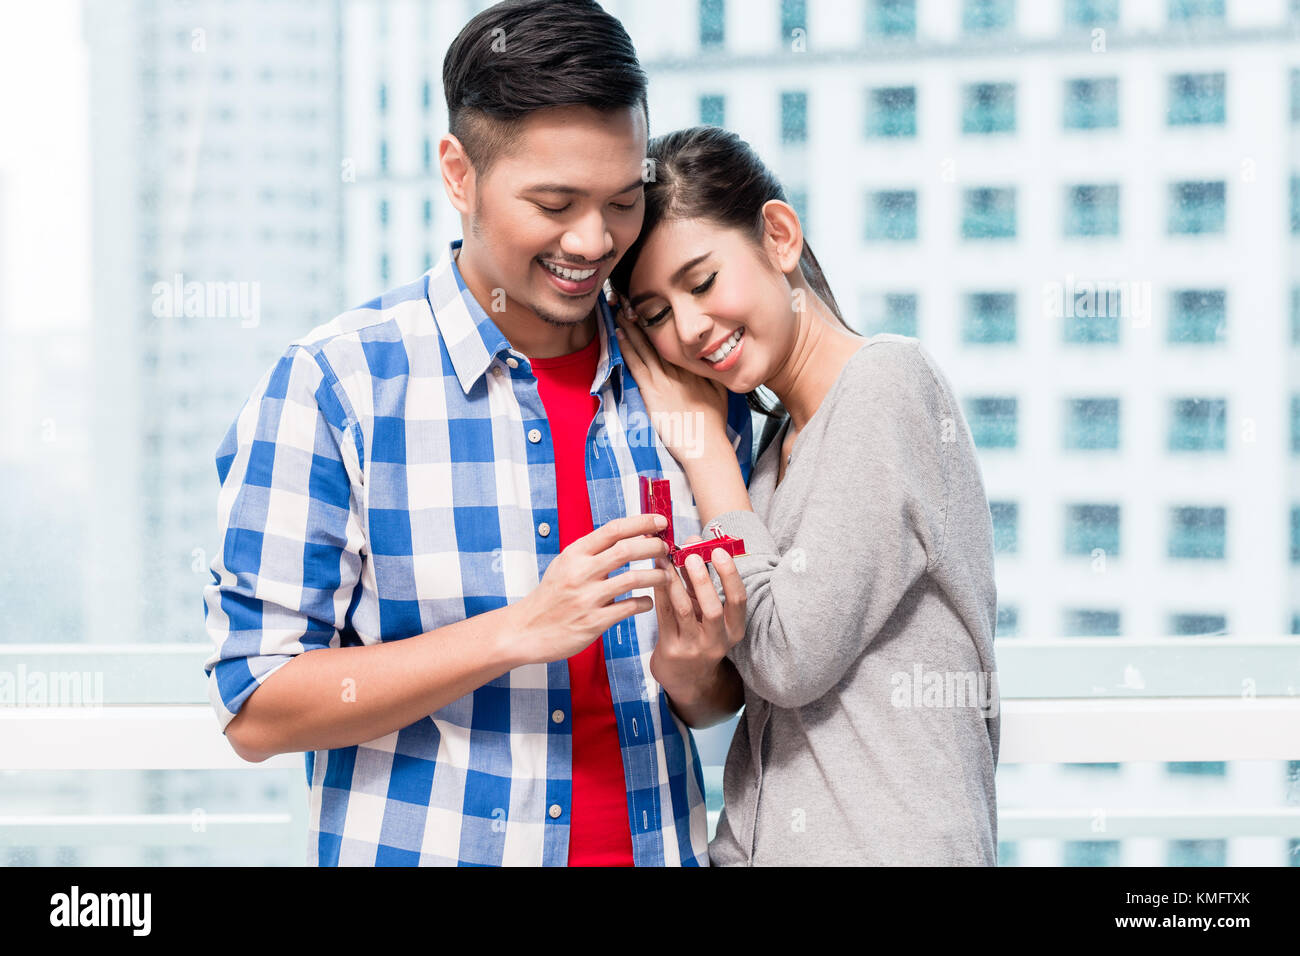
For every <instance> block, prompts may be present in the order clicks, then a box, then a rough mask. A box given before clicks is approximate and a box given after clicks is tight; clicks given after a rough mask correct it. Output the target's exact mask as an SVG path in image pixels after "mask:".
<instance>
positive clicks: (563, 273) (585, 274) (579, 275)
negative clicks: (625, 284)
mask: <svg viewBox="0 0 1300 956" xmlns="http://www.w3.org/2000/svg"><path fill="white" fill-rule="evenodd" d="M537 261H538V262H540V263H541V264H542V268H543V269H545V270H546V271H547V272H549V273H551V274H552V275H557V276H559V277H560V278H561V279H565V280H566V281H568V282H586V281H587V280H588V279H590V278H591V277H592V276H594V275H595V274H596V273H597V272H599V271H600V270H599V269H570V268H568V267H566V266H561V265H558V264H557V263H554V262H549V261H548V260H546V259H538V260H537Z"/></svg>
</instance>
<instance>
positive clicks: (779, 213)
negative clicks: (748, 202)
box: [763, 199, 803, 275]
mask: <svg viewBox="0 0 1300 956" xmlns="http://www.w3.org/2000/svg"><path fill="white" fill-rule="evenodd" d="M763 246H764V248H765V249H766V251H767V253H768V255H769V256H770V257H771V258H772V261H773V262H774V263H775V265H776V267H777V268H778V269H780V270H781V271H782V272H783V273H785V274H786V275H789V274H790V273H791V272H793V271H794V270H795V269H797V268H798V266H799V256H800V255H801V254H802V253H803V228H802V227H801V226H800V225H799V215H798V213H796V212H795V211H794V209H793V208H792V207H791V206H790V204H789V203H784V202H781V200H779V199H769V200H768V201H767V202H765V203H764V204H763Z"/></svg>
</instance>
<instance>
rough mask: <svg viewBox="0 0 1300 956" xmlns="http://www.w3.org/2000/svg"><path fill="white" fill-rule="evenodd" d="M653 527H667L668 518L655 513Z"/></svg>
mask: <svg viewBox="0 0 1300 956" xmlns="http://www.w3.org/2000/svg"><path fill="white" fill-rule="evenodd" d="M655 527H656V528H666V527H668V519H667V518H665V517H664V516H663V515H655Z"/></svg>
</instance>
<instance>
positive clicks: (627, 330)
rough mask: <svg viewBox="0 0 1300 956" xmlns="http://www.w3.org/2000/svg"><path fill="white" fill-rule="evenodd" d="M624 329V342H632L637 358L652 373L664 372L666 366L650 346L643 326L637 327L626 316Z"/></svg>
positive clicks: (624, 317)
mask: <svg viewBox="0 0 1300 956" xmlns="http://www.w3.org/2000/svg"><path fill="white" fill-rule="evenodd" d="M622 328H623V339H624V341H630V342H631V343H632V347H633V348H634V349H635V350H636V356H637V358H639V359H640V360H641V364H642V365H645V366H646V367H647V368H648V369H650V370H651V371H652V372H662V371H663V368H664V365H663V362H662V361H661V360H660V358H659V352H658V350H656V349H655V347H654V346H653V345H651V344H650V339H649V337H648V336H647V335H646V334H645V330H644V329H642V328H641V326H639V325H637V324H636V322H634V321H632V320H631V319H630V318H629V317H628V316H627V315H626V314H624V315H623V322H622Z"/></svg>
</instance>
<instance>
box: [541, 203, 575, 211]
mask: <svg viewBox="0 0 1300 956" xmlns="http://www.w3.org/2000/svg"><path fill="white" fill-rule="evenodd" d="M533 205H535V206H536V207H537V208H538V209H540V210H542V212H549V213H559V212H564V210H566V209H568V208H569V206H570V205H571V204H570V203H565V204H564V205H563V206H561V207H560V208H559V209H552V208H551V207H550V206H543V205H542V204H541V203H534V204H533Z"/></svg>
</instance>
